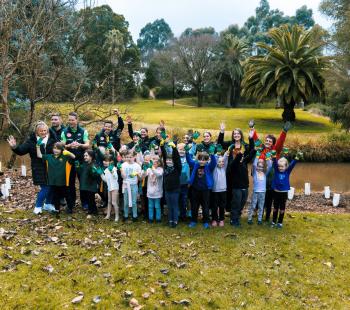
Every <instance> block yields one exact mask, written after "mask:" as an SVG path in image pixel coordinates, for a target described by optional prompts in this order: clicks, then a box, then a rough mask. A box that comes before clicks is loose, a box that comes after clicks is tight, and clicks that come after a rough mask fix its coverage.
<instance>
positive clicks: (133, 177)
mask: <svg viewBox="0 0 350 310" xmlns="http://www.w3.org/2000/svg"><path fill="white" fill-rule="evenodd" d="M135 156H136V153H135V151H133V150H129V151H128V153H127V154H126V155H125V162H124V163H123V164H122V166H121V175H122V178H123V194H124V218H123V219H124V221H126V220H127V219H128V217H129V208H132V220H133V221H134V222H136V221H137V194H138V185H137V183H138V180H139V178H140V177H141V166H140V165H139V164H138V163H136V162H135Z"/></svg>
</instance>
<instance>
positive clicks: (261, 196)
mask: <svg viewBox="0 0 350 310" xmlns="http://www.w3.org/2000/svg"><path fill="white" fill-rule="evenodd" d="M259 157H260V152H257V153H256V158H255V160H254V162H253V168H252V173H253V194H252V199H251V204H250V208H249V210H248V224H249V225H251V224H253V221H252V218H253V213H254V210H255V207H256V205H258V225H261V224H262V216H263V213H264V203H265V193H266V179H267V175H268V174H269V173H270V170H271V167H272V164H271V160H270V155H269V154H266V161H265V160H264V159H259Z"/></svg>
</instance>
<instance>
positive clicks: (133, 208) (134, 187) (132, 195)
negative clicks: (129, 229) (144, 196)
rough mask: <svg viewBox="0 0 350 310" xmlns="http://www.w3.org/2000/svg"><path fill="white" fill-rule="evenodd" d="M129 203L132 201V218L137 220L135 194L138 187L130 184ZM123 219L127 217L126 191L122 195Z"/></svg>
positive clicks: (127, 197) (127, 196) (127, 198)
mask: <svg viewBox="0 0 350 310" xmlns="http://www.w3.org/2000/svg"><path fill="white" fill-rule="evenodd" d="M130 189H131V201H132V217H133V218H137V204H136V201H137V193H138V191H139V187H138V186H137V184H131V185H130ZM123 196H124V217H125V218H127V217H128V216H129V194H128V191H127V190H125V192H124V194H123Z"/></svg>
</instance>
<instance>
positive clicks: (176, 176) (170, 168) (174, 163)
mask: <svg viewBox="0 0 350 310" xmlns="http://www.w3.org/2000/svg"><path fill="white" fill-rule="evenodd" d="M163 144H164V142H163V141H162V142H161V150H162V155H163V161H164V190H165V200H166V204H167V207H168V220H169V226H170V227H171V228H175V227H176V226H177V223H178V219H179V195H180V175H181V170H182V167H181V160H180V156H179V152H178V151H177V148H176V145H175V144H174V143H173V142H169V143H167V144H166V146H164V145H163Z"/></svg>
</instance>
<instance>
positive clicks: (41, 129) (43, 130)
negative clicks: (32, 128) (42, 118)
mask: <svg viewBox="0 0 350 310" xmlns="http://www.w3.org/2000/svg"><path fill="white" fill-rule="evenodd" d="M47 132H48V130H47V126H46V125H39V126H38V127H37V128H36V135H37V136H39V137H40V138H43V139H44V138H45V137H46V136H47Z"/></svg>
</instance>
